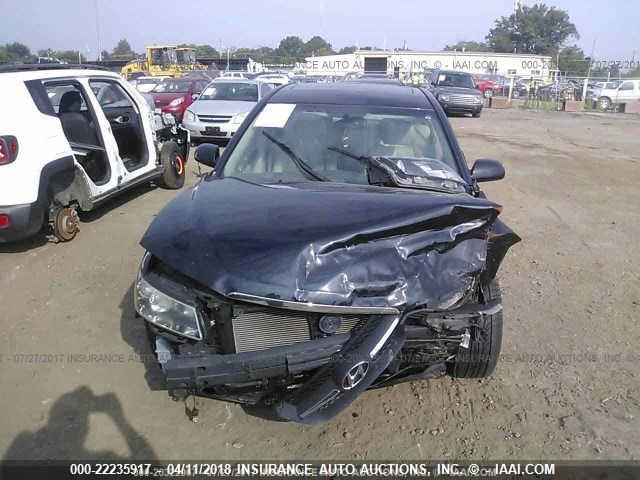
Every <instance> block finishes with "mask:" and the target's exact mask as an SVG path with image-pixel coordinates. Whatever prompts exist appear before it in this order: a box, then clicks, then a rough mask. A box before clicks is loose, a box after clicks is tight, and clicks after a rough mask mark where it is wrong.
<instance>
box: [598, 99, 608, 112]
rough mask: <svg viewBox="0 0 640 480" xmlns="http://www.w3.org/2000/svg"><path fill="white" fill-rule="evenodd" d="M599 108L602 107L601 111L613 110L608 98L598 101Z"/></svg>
mask: <svg viewBox="0 0 640 480" xmlns="http://www.w3.org/2000/svg"><path fill="white" fill-rule="evenodd" d="M598 107H600V110H609V108H611V99H610V98H608V97H600V98H599V99H598Z"/></svg>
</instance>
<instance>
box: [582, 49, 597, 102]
mask: <svg viewBox="0 0 640 480" xmlns="http://www.w3.org/2000/svg"><path fill="white" fill-rule="evenodd" d="M595 51H596V39H595V38H594V39H593V44H592V45H591V56H590V57H589V65H588V66H587V78H585V79H584V85H583V86H582V101H583V102H586V101H587V88H588V86H589V77H590V76H591V64H592V63H593V54H594V52H595Z"/></svg>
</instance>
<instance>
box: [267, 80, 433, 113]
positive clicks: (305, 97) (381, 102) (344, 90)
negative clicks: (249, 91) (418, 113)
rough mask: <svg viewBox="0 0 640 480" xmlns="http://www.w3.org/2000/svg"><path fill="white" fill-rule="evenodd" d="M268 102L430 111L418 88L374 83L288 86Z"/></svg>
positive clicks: (276, 92)
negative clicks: (373, 106) (371, 106)
mask: <svg viewBox="0 0 640 480" xmlns="http://www.w3.org/2000/svg"><path fill="white" fill-rule="evenodd" d="M269 102H270V103H325V104H341V105H375V106H388V107H405V108H432V105H431V101H430V100H429V99H428V97H427V95H426V94H425V93H424V92H423V91H422V90H420V89H419V88H415V87H409V86H403V85H394V84H387V83H384V84H383V83H374V82H368V83H364V82H362V83H358V82H335V83H316V84H309V83H289V84H287V85H285V86H283V87H280V88H279V89H278V90H276V91H275V92H274V93H273V94H272V95H271V97H270V98H269Z"/></svg>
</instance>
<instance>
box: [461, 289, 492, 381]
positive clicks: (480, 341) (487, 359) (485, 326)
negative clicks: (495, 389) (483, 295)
mask: <svg viewBox="0 0 640 480" xmlns="http://www.w3.org/2000/svg"><path fill="white" fill-rule="evenodd" d="M487 294H488V297H489V299H490V300H495V299H500V298H501V295H500V287H499V285H498V281H497V280H493V281H492V282H491V284H489V286H488V287H487ZM501 345H502V310H500V311H499V312H497V313H495V314H493V315H483V316H481V317H480V320H479V321H478V325H477V327H475V328H474V331H473V332H471V340H470V341H469V348H463V347H460V348H459V349H458V353H457V354H456V356H455V358H454V360H453V362H451V363H450V364H449V365H448V371H449V374H450V375H451V376H453V377H458V378H481V377H488V376H489V375H491V373H492V372H493V370H494V369H495V368H496V364H497V363H498V358H499V357H500V347H501Z"/></svg>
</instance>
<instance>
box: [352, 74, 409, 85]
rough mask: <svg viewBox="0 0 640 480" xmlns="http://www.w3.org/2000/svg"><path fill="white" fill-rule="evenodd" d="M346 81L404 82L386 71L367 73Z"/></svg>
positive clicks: (398, 83) (395, 83)
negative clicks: (385, 72)
mask: <svg viewBox="0 0 640 480" xmlns="http://www.w3.org/2000/svg"><path fill="white" fill-rule="evenodd" d="M345 82H352V83H382V84H385V83H386V84H391V85H402V82H401V81H400V80H398V79H397V78H394V77H393V76H391V75H386V74H384V73H365V74H364V75H361V76H359V77H357V78H350V79H348V80H345Z"/></svg>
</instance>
